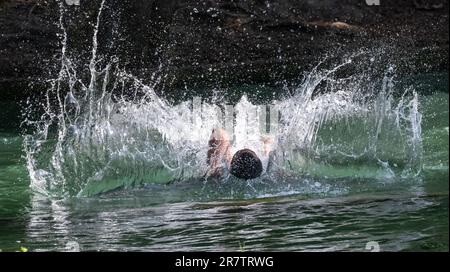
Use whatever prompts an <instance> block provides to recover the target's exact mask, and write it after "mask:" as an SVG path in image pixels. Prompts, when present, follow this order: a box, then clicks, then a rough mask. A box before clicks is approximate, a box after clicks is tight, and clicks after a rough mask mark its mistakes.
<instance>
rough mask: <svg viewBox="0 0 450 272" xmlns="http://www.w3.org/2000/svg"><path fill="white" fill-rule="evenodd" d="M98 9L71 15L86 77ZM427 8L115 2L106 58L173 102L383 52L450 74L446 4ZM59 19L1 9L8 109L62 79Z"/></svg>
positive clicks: (46, 9)
mask: <svg viewBox="0 0 450 272" xmlns="http://www.w3.org/2000/svg"><path fill="white" fill-rule="evenodd" d="M99 2H100V1H99V0H95V1H83V0H81V1H80V6H67V14H66V15H67V16H66V17H65V22H64V23H65V25H66V27H67V31H68V33H69V42H68V47H69V52H70V53H71V54H72V56H76V57H75V58H74V60H75V61H76V64H77V66H78V68H79V69H80V70H83V69H86V66H87V64H88V60H89V58H90V50H91V45H92V43H91V39H92V32H93V27H92V25H93V23H94V21H95V19H96V14H97V11H98V6H99ZM421 2H422V1H413V2H411V1H407V0H400V1H394V0H384V1H381V5H380V6H368V5H366V4H365V2H364V1H363V0H344V1H337V0H335V1H333V0H324V1H309V0H304V1H297V0H280V1H257V0H254V1H247V0H245V1H244V0H235V1H229V0H228V1H226V0H208V1H193V0H191V1H190V0H108V1H106V5H107V7H106V8H105V10H104V14H103V16H102V24H101V27H100V31H99V54H100V55H102V56H105V59H108V58H109V57H110V56H115V57H117V58H118V60H119V63H120V65H121V67H122V68H125V69H126V70H127V71H129V72H130V73H132V74H134V75H136V76H138V77H139V78H142V79H143V80H144V81H147V83H148V82H150V78H151V76H152V75H154V73H155V72H157V75H160V76H161V80H160V81H159V83H158V84H157V86H156V87H157V89H158V90H159V92H160V93H163V94H165V95H167V96H169V97H170V96H177V95H178V93H176V92H174V91H173V90H176V89H179V88H184V87H185V86H188V87H189V88H188V89H191V90H193V91H195V92H199V90H200V89H208V88H211V87H229V86H233V85H242V84H256V85H261V84H266V85H276V84H278V83H279V82H284V81H286V80H287V81H289V80H292V81H295V80H297V79H298V78H299V77H300V76H301V75H302V73H303V72H305V71H308V70H310V69H311V68H312V67H313V66H314V65H316V64H317V63H318V61H319V60H322V59H323V58H325V56H329V57H331V58H330V59H333V57H335V58H339V57H341V56H343V55H345V54H347V53H351V52H356V51H358V50H360V49H364V48H366V49H367V50H370V49H373V48H377V47H384V46H386V48H387V50H384V51H386V52H389V54H386V56H385V58H386V59H385V60H383V61H385V62H388V61H389V62H394V63H395V64H397V66H398V67H399V72H401V73H406V74H410V73H423V72H434V71H447V70H448V2H447V1H438V0H436V1H432V2H428V3H431V4H425V5H424V4H421ZM58 12H59V11H58V6H57V5H56V3H54V2H53V1H44V0H28V1H25V0H22V1H19V0H3V1H2V2H0V33H1V39H0V52H1V54H0V90H1V94H2V95H1V97H0V100H2V101H5V100H17V99H22V98H24V97H27V96H29V95H30V93H39V92H41V91H42V90H43V89H44V88H45V86H44V84H43V81H44V79H47V78H49V77H50V75H54V74H55V73H56V72H57V71H58V56H59V53H60V43H59V39H58V37H57V33H59V32H60V30H59V28H58V25H57V22H58V16H59V13H58ZM380 51H383V50H380ZM355 69H356V68H355ZM30 84H31V85H32V87H33V88H31V87H30ZM206 95H207V94H206Z"/></svg>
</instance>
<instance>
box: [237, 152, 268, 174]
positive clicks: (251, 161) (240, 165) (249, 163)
mask: <svg viewBox="0 0 450 272" xmlns="http://www.w3.org/2000/svg"><path fill="white" fill-rule="evenodd" d="M262 171H263V167H262V163H261V160H260V159H259V158H258V156H256V154H255V152H253V151H251V150H250V149H242V150H239V151H238V152H236V154H234V156H233V159H232V160H231V169H230V173H231V174H232V175H233V176H235V177H237V178H241V179H254V178H257V177H259V176H260V175H261V173H262Z"/></svg>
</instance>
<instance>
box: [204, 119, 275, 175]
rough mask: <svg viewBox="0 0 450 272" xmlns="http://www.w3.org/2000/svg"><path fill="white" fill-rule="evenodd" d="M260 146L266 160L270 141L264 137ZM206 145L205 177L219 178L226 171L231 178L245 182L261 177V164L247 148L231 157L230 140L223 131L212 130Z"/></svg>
mask: <svg viewBox="0 0 450 272" xmlns="http://www.w3.org/2000/svg"><path fill="white" fill-rule="evenodd" d="M262 144H263V146H262V150H263V152H262V153H263V154H262V155H263V156H265V157H267V158H268V156H269V153H270V146H271V145H272V139H271V138H269V137H265V138H263V139H262ZM208 145H209V149H208V154H207V163H208V171H207V172H206V176H208V177H221V176H224V175H225V171H226V170H229V172H230V174H232V175H233V176H235V177H237V178H241V179H246V180H247V179H254V178H257V177H259V176H261V174H262V172H263V169H264V167H263V163H262V161H261V159H260V158H259V157H258V156H257V155H256V153H255V152H254V151H252V150H250V149H248V148H245V149H241V150H239V151H237V152H236V153H235V154H234V155H233V157H231V144H230V139H229V136H228V134H227V133H226V132H225V130H223V129H221V128H220V129H213V131H212V133H211V137H210V139H209V142H208ZM265 161H266V160H265Z"/></svg>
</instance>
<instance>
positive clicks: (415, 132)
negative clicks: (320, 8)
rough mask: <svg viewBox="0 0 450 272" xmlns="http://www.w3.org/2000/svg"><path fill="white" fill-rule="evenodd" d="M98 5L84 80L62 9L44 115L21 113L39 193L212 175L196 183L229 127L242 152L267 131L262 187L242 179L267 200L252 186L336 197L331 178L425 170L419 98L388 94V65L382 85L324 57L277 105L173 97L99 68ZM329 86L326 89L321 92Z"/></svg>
mask: <svg viewBox="0 0 450 272" xmlns="http://www.w3.org/2000/svg"><path fill="white" fill-rule="evenodd" d="M105 2H106V0H103V1H102V2H101V6H100V8H99V12H98V15H97V20H96V25H95V28H94V34H93V40H92V52H91V59H90V62H89V70H88V71H87V74H88V75H89V80H87V81H86V80H84V79H83V77H82V76H80V75H77V72H76V69H75V67H74V65H73V63H72V61H71V59H70V57H69V56H68V55H67V52H66V50H67V39H68V37H67V32H66V30H65V27H64V23H63V17H64V5H63V4H62V3H61V4H60V11H61V17H60V21H59V24H60V28H61V32H62V33H63V39H62V55H61V64H60V65H61V69H60V71H59V74H58V77H57V78H56V79H54V80H51V81H50V88H49V89H48V91H47V96H46V98H47V99H46V103H45V104H44V105H42V107H43V108H44V114H43V115H42V116H41V117H40V118H39V119H37V120H31V119H28V120H26V124H28V125H31V126H32V127H33V128H34V132H33V133H32V134H28V135H25V141H24V148H25V152H26V160H27V167H28V171H29V174H30V177H31V186H32V187H33V188H34V189H35V190H36V191H39V192H42V193H45V194H48V195H56V196H72V195H81V196H82V195H95V194H98V193H102V192H108V191H112V190H114V189H117V188H135V187H140V186H142V185H145V184H155V183H158V184H169V183H173V182H177V181H178V182H187V181H189V180H197V181H199V182H200V183H202V182H205V181H206V182H208V180H205V179H204V178H203V176H204V174H205V172H206V169H207V165H206V152H207V142H208V138H209V135H210V133H211V131H212V129H213V128H215V127H218V126H221V127H225V128H226V129H227V130H228V131H229V132H230V133H231V134H232V143H233V148H234V149H235V150H237V149H240V148H244V147H247V148H251V149H253V150H255V151H256V152H258V153H261V152H262V145H261V137H265V136H267V135H268V134H270V136H271V137H272V138H273V149H274V152H273V154H272V161H271V165H270V168H269V169H268V172H267V174H266V175H265V176H264V177H263V178H262V180H260V181H257V182H260V183H257V182H256V183H255V184H253V185H252V184H251V183H246V188H247V189H248V188H249V187H250V188H252V189H253V191H255V192H256V195H258V194H259V195H264V196H265V195H267V191H266V190H264V189H261V188H258V189H255V188H256V187H261V186H260V185H261V184H270V186H276V184H280V183H284V184H287V185H286V186H287V187H283V188H285V189H286V190H287V191H288V192H291V191H292V192H295V193H299V192H300V193H311V192H320V193H323V194H327V193H328V194H333V193H340V192H341V193H342V192H346V191H348V189H349V188H346V187H345V185H344V184H342V185H341V186H338V185H336V184H333V183H332V182H331V183H328V182H327V181H326V180H328V179H331V180H332V181H333V179H340V178H364V179H366V180H373V179H375V180H377V179H378V180H382V181H383V182H386V181H394V180H395V179H396V178H402V177H406V178H410V177H414V176H417V175H418V174H419V173H420V170H421V165H422V163H421V156H422V155H421V153H422V151H421V114H420V112H419V104H418V96H417V94H416V93H415V92H414V90H413V89H408V90H406V91H405V92H404V94H403V96H401V97H400V98H395V97H394V87H395V84H394V78H395V69H393V68H389V69H387V71H386V74H385V76H384V78H383V82H382V84H381V86H379V84H378V85H377V83H376V82H374V83H372V84H370V83H367V80H363V79H367V77H370V76H371V75H370V73H368V72H364V71H363V72H358V73H357V74H354V75H352V76H350V77H347V78H340V77H339V76H337V75H336V73H337V72H339V71H340V70H341V69H343V68H345V67H346V66H348V65H351V63H352V58H353V57H356V56H359V55H360V54H357V55H355V56H352V57H350V58H348V59H346V60H345V61H343V62H342V63H341V64H339V65H337V66H335V67H333V68H332V69H326V68H323V67H321V64H322V63H320V64H319V65H318V66H317V67H316V68H315V69H313V70H312V71H311V72H310V73H309V74H307V76H305V77H304V80H303V82H301V83H300V84H299V85H298V87H297V88H296V89H295V90H293V93H294V94H293V95H292V96H290V97H286V98H284V99H282V100H281V101H272V103H271V104H270V107H269V106H266V105H255V104H252V103H251V102H250V101H248V99H247V97H246V96H245V95H243V96H242V98H241V100H240V101H239V102H238V103H237V104H236V105H228V104H226V103H225V102H215V103H208V102H205V101H202V100H201V99H200V98H194V99H193V100H191V101H184V102H181V103H178V104H171V103H169V102H168V101H166V100H165V99H163V98H161V97H158V95H157V94H156V92H155V91H154V89H153V87H152V86H149V85H146V84H144V83H143V82H142V81H141V80H139V79H138V78H136V77H134V76H133V75H130V74H129V73H127V72H125V71H123V70H121V69H119V65H118V63H117V61H115V60H112V61H111V62H109V63H108V64H106V65H104V66H103V67H100V65H99V60H98V56H97V54H98V53H97V47H98V41H97V34H98V29H99V25H100V24H101V18H102V11H103V9H104V8H105V5H106V4H105ZM324 84H325V85H326V86H327V89H329V90H331V91H328V92H325V93H320V92H319V90H320V89H321V85H324ZM125 93H126V94H127V95H124V94H125ZM130 93H132V95H130ZM219 101H221V100H220V99H219ZM267 116H270V117H271V118H270V121H269V123H268V124H267V123H266V121H267ZM230 120H231V121H230ZM267 128H270V129H269V131H268V130H267ZM311 178H320V179H319V181H317V180H314V179H311ZM267 181H270V182H268V183H267ZM334 181H335V180H334ZM224 182H227V181H224ZM292 186H294V187H295V188H293V187H292ZM263 187H264V186H263ZM247 189H246V190H247ZM350 189H351V188H350ZM286 190H285V191H286ZM272 193H273V191H272ZM280 193H282V192H276V193H275V194H280ZM252 195H253V196H254V195H255V194H252Z"/></svg>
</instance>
